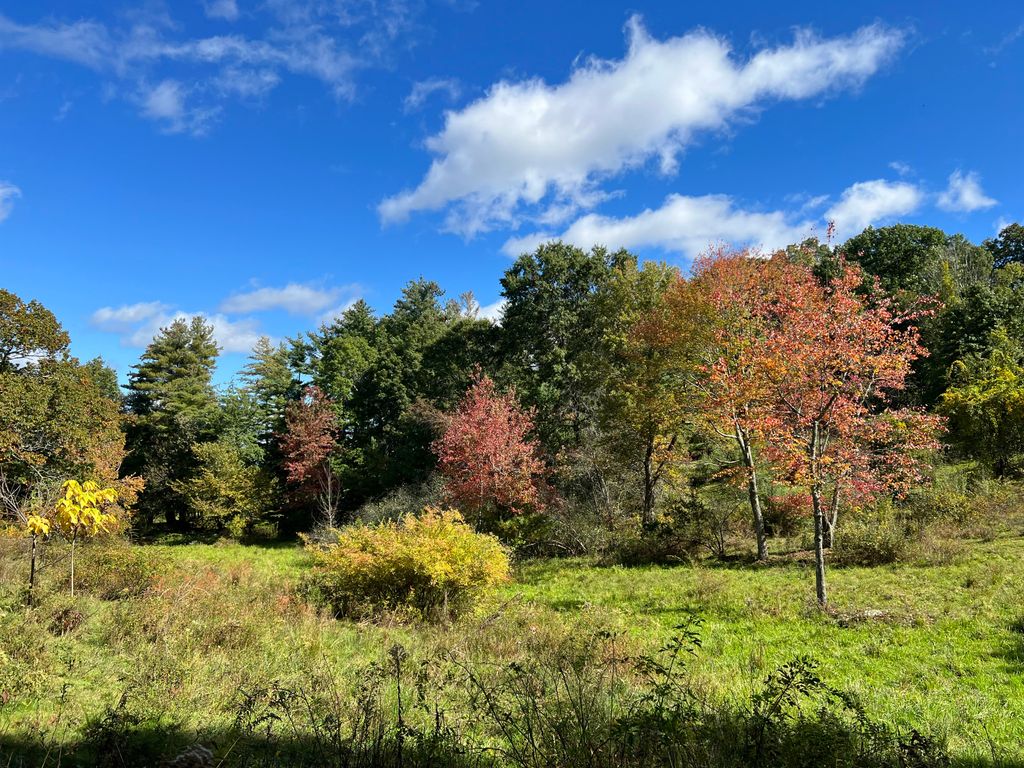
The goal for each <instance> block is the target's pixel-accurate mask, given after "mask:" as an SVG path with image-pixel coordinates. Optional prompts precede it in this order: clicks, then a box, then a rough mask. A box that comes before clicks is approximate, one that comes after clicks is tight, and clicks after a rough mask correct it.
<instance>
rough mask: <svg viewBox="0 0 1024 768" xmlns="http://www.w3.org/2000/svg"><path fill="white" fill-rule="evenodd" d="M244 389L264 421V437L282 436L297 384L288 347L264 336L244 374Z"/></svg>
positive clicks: (243, 370)
mask: <svg viewBox="0 0 1024 768" xmlns="http://www.w3.org/2000/svg"><path fill="white" fill-rule="evenodd" d="M241 377H242V379H243V381H244V382H245V385H244V389H245V391H246V392H247V393H248V394H249V395H250V396H251V397H252V399H253V401H254V403H255V405H256V408H257V409H258V411H259V413H260V416H261V417H262V419H263V421H264V429H263V433H264V435H265V436H267V437H269V435H271V434H273V433H275V432H279V431H280V430H281V427H282V425H283V423H284V411H285V407H286V406H287V405H288V401H289V399H291V398H292V395H293V392H294V390H295V388H296V382H295V379H294V377H293V375H292V370H291V367H290V366H289V352H288V347H287V346H286V345H285V343H284V342H279V343H278V344H276V345H275V344H273V343H271V341H270V339H269V338H267V337H266V336H261V337H260V338H259V340H258V341H257V342H256V346H254V347H253V349H252V353H251V354H250V355H249V362H248V363H247V364H246V365H245V367H244V368H243V369H242V371H241Z"/></svg>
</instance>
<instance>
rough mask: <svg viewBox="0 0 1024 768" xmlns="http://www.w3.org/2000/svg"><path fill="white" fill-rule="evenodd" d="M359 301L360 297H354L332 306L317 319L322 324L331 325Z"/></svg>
mask: <svg viewBox="0 0 1024 768" xmlns="http://www.w3.org/2000/svg"><path fill="white" fill-rule="evenodd" d="M357 301H359V299H357V298H355V297H353V298H351V299H349V300H348V301H345V302H343V303H341V304H339V305H338V306H336V307H331V308H330V309H328V310H327V311H325V312H323V313H321V314H320V317H318V318H317V321H318V322H319V323H320V325H330V324H331V323H333V322H334V321H335V320H340V319H341V316H342V315H344V314H345V312H347V311H348V310H349V309H350V308H351V307H352V305H353V304H355V303H356V302H357Z"/></svg>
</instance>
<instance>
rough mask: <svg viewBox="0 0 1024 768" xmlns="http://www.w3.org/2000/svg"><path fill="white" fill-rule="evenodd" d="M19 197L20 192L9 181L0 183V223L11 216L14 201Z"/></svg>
mask: <svg viewBox="0 0 1024 768" xmlns="http://www.w3.org/2000/svg"><path fill="white" fill-rule="evenodd" d="M19 197H21V190H20V189H19V188H18V187H16V186H14V185H13V184H11V182H9V181H0V221H3V220H4V219H6V218H7V217H8V216H10V215H11V211H12V210H13V209H14V201H15V200H17V199H18V198H19Z"/></svg>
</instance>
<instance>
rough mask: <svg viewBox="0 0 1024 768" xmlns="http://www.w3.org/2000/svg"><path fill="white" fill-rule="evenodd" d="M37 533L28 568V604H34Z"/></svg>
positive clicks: (33, 538) (33, 540)
mask: <svg viewBox="0 0 1024 768" xmlns="http://www.w3.org/2000/svg"><path fill="white" fill-rule="evenodd" d="M37 538H38V537H37V536H36V534H34V533H33V534H32V561H31V564H30V565H29V570H28V604H29V607H31V606H32V598H33V596H34V590H35V586H36V539H37Z"/></svg>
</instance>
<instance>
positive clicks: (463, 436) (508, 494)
mask: <svg viewBox="0 0 1024 768" xmlns="http://www.w3.org/2000/svg"><path fill="white" fill-rule="evenodd" d="M532 432H533V414H532V413H531V412H530V411H528V410H525V409H523V408H522V407H521V406H520V405H519V403H518V401H517V400H516V395H515V392H514V391H510V392H507V393H505V394H502V393H500V392H498V391H497V389H496V388H495V385H494V382H493V381H492V380H491V378H490V377H489V376H487V375H486V374H478V375H477V377H476V379H475V381H474V382H473V383H472V384H471V385H470V387H469V389H468V390H467V391H466V394H465V395H464V397H463V399H462V401H461V402H460V403H459V406H458V408H456V410H455V412H454V413H453V414H452V415H451V418H450V419H449V422H448V425H447V427H446V428H445V430H444V434H442V435H441V437H440V438H439V439H438V440H436V441H435V442H434V444H433V449H434V453H436V454H437V457H438V465H439V468H440V471H441V474H442V475H443V477H444V488H445V496H446V499H447V501H448V502H449V503H451V504H453V505H455V506H456V507H458V509H459V510H461V511H462V512H463V513H464V514H466V515H467V516H470V515H471V516H473V517H475V518H476V519H477V520H478V521H479V520H480V519H481V518H482V517H483V516H484V515H485V514H486V513H488V512H493V513H496V514H498V515H500V516H514V515H519V514H522V513H523V512H526V511H529V510H534V511H537V510H540V509H542V508H543V507H544V499H543V496H542V493H541V488H542V486H543V483H544V477H545V473H546V468H545V465H544V461H543V459H542V458H541V456H540V449H539V445H538V443H537V441H536V440H535V439H534V438H533V437H532V436H531V433H532Z"/></svg>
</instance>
